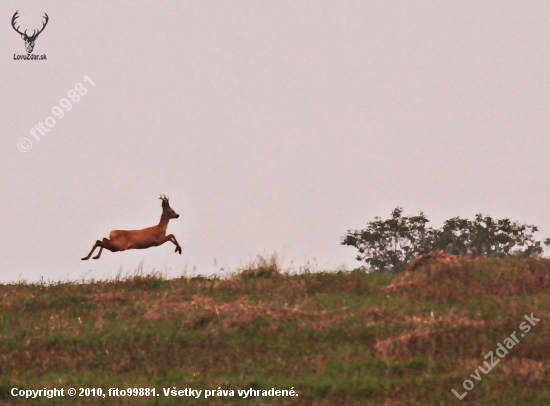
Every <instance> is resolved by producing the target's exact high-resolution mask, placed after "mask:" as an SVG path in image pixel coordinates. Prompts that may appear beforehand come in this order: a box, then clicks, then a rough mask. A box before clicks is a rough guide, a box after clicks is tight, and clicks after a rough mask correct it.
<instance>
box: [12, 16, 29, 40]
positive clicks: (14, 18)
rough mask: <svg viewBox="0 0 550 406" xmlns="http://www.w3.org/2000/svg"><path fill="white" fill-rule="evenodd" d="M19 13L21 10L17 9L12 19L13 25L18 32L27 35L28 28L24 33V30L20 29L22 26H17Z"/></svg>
mask: <svg viewBox="0 0 550 406" xmlns="http://www.w3.org/2000/svg"><path fill="white" fill-rule="evenodd" d="M17 13H19V10H17V11H16V12H15V14H14V15H13V17H12V19H11V26H12V27H13V29H14V30H15V31H16V32H17V33H19V34H21V35H25V36H26V35H27V30H25V32H24V33H23V32H21V31H19V27H20V26H17V27H15V20H17V19H18V18H19V16H18V15H17Z"/></svg>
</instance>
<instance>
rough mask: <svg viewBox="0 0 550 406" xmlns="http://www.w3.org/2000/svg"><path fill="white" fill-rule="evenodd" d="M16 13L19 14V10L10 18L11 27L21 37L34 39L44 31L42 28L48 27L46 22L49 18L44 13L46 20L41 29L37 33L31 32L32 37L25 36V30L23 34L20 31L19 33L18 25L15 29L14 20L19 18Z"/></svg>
mask: <svg viewBox="0 0 550 406" xmlns="http://www.w3.org/2000/svg"><path fill="white" fill-rule="evenodd" d="M18 13H19V10H17V11H16V12H15V14H14V15H13V17H12V19H11V26H12V27H13V29H14V30H15V31H16V32H17V33H19V34H21V35H24V36H25V37H27V38H28V39H36V37H38V35H40V33H41V32H42V31H44V28H46V25H48V21H49V20H50V17H48V14H46V13H44V18H45V19H46V20H45V21H44V22H43V23H42V28H40V29H39V30H38V32H37V31H36V30H33V32H32V35H27V30H25V32H21V31H19V27H20V26H19V25H18V26H17V27H16V26H15V23H16V21H15V20H17V19H18V18H19V16H18Z"/></svg>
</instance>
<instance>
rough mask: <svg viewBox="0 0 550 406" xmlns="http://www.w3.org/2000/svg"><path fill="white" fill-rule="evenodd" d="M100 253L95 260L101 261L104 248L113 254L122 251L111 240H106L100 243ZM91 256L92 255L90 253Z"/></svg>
mask: <svg viewBox="0 0 550 406" xmlns="http://www.w3.org/2000/svg"><path fill="white" fill-rule="evenodd" d="M99 247H100V248H99V252H98V253H97V255H96V256H95V257H94V258H93V259H99V257H100V256H101V253H102V252H103V248H105V249H107V250H109V251H111V252H117V251H120V250H119V249H118V248H117V247H116V246H115V245H114V244H113V243H112V242H111V240H109V239H108V238H104V239H103V241H100V242H99ZM90 255H91V253H90Z"/></svg>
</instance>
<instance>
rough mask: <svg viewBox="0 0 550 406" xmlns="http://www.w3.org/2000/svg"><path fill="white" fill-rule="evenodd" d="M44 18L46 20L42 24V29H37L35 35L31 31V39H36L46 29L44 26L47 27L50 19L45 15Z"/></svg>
mask: <svg viewBox="0 0 550 406" xmlns="http://www.w3.org/2000/svg"><path fill="white" fill-rule="evenodd" d="M44 18H45V19H46V21H44V22H43V23H42V28H41V29H39V30H38V32H37V33H36V34H35V33H34V31H35V30H33V32H32V37H31V38H36V37H38V35H40V33H41V32H42V31H44V28H46V25H48V21H50V17H48V15H47V14H46V13H44Z"/></svg>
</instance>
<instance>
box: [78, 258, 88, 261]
mask: <svg viewBox="0 0 550 406" xmlns="http://www.w3.org/2000/svg"><path fill="white" fill-rule="evenodd" d="M80 260H81V261H87V260H88V258H86V257H84V258H80Z"/></svg>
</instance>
